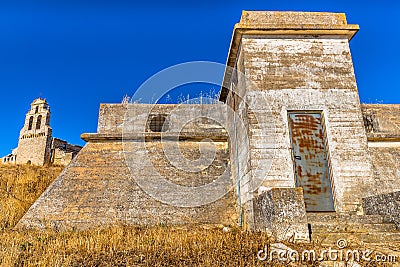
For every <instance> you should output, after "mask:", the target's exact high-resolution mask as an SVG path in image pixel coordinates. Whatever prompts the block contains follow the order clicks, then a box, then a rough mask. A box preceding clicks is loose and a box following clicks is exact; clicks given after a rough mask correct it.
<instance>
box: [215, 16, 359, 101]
mask: <svg viewBox="0 0 400 267" xmlns="http://www.w3.org/2000/svg"><path fill="white" fill-rule="evenodd" d="M296 19H298V21H296ZM302 20H304V21H305V22H302ZM359 29H360V27H359V26H358V25H355V24H347V21H346V15H345V14H343V13H324V12H273V11H243V13H242V17H241V20H240V22H239V23H237V24H236V25H235V27H234V30H233V34H232V39H231V44H230V48H229V52H228V58H227V62H226V69H225V74H224V79H223V83H222V88H221V92H220V97H219V100H220V101H223V102H225V100H226V97H227V95H228V91H229V89H228V88H229V81H230V77H231V73H232V68H234V67H235V64H236V60H237V55H238V50H239V47H240V44H241V41H242V37H243V35H253V36H254V35H258V36H278V35H279V36H282V37H284V36H310V37H313V38H317V37H320V36H346V37H347V39H348V40H349V41H350V40H351V39H352V38H353V37H354V36H355V34H356V33H357V32H358V31H359Z"/></svg>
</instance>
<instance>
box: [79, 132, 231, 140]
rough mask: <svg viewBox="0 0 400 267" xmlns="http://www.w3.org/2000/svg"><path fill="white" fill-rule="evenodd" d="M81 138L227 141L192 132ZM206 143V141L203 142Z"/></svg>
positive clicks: (224, 137)
mask: <svg viewBox="0 0 400 267" xmlns="http://www.w3.org/2000/svg"><path fill="white" fill-rule="evenodd" d="M81 138H82V139H83V140H84V141H86V142H101V141H115V140H120V141H122V140H126V141H143V140H146V141H150V140H159V139H163V140H171V141H178V140H179V141H203V140H204V139H211V140H212V141H215V142H217V141H222V142H226V141H228V135H227V134H225V133H220V134H217V133H193V132H181V133H174V132H170V133H169V132H168V133H154V132H148V133H130V134H124V135H122V134H108V133H106V134H98V133H84V134H82V135H81ZM204 141H206V140H204Z"/></svg>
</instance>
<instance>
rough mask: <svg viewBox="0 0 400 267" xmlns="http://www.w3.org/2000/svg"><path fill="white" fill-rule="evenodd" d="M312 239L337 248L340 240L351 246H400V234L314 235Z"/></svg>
mask: <svg viewBox="0 0 400 267" xmlns="http://www.w3.org/2000/svg"><path fill="white" fill-rule="evenodd" d="M311 239H312V241H314V242H317V243H319V244H321V245H323V246H335V245H336V244H337V241H338V240H341V239H345V240H347V242H348V244H349V245H352V244H353V245H354V244H371V245H376V246H379V244H392V245H394V244H400V233H399V232H388V233H384V232H370V233H327V232H326V233H313V234H312V235H311Z"/></svg>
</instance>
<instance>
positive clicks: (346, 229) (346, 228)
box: [311, 223, 398, 233]
mask: <svg viewBox="0 0 400 267" xmlns="http://www.w3.org/2000/svg"><path fill="white" fill-rule="evenodd" d="M311 231H312V233H370V232H384V233H385V232H397V231H398V230H397V229H396V225H395V224H392V223H368V224H357V223H341V224H336V223H312V224H311Z"/></svg>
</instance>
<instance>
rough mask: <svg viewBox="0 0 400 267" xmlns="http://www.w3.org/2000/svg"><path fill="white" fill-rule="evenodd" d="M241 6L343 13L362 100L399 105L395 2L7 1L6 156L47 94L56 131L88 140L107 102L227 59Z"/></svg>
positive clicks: (0, 13) (1, 149)
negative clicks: (167, 73)
mask: <svg viewBox="0 0 400 267" xmlns="http://www.w3.org/2000/svg"><path fill="white" fill-rule="evenodd" d="M242 10H289V11H292V10H294V11H296V10H297V11H332V12H345V13H346V14H347V20H348V22H349V23H352V24H359V25H360V27H361V30H360V31H359V33H358V34H357V35H356V37H355V38H354V39H353V40H352V41H351V43H350V45H351V50H352V55H353V60H354V65H355V70H356V75H357V82H358V87H359V91H360V96H361V101H362V102H364V103H365V102H366V103H374V102H378V103H400V94H399V89H400V86H399V83H400V82H399V68H398V66H397V64H398V62H400V51H399V44H400V37H399V36H400V34H399V33H400V30H399V27H400V19H399V16H400V12H399V11H400V2H399V1H396V0H380V1H377V0H376V1H371V0H292V1H289V0H263V1H259V0H229V1H228V0H213V1H211V0H201V1H190V0H173V1H169V0H162V1H161V0H153V1H152V0H148V1H134V0H130V1H128V0H126V1H122V0H109V1H106V0H99V1H95V0H93V1H89V0H69V1H57V0H51V1H50V0H41V1H40V0H39V1H34V0H30V1H18V0H16V1H0V88H1V100H2V101H1V105H0V114H2V120H1V121H2V123H1V131H0V138H1V139H0V140H1V142H0V156H3V155H5V154H7V153H9V152H10V151H11V149H12V148H14V147H16V146H17V142H18V136H19V130H20V129H21V127H22V126H23V122H24V118H25V113H26V111H27V110H28V108H29V104H30V103H31V102H32V100H33V99H35V98H37V97H40V96H41V97H44V98H47V100H48V102H49V104H50V106H51V108H52V122H51V126H52V128H53V135H54V136H55V137H58V138H62V139H66V140H68V141H70V142H72V143H77V144H84V142H83V141H81V140H80V134H81V133H84V132H96V126H97V115H98V108H99V104H100V103H119V102H121V100H122V98H123V96H124V95H125V94H129V95H132V94H133V93H134V92H135V90H136V89H137V88H138V87H139V86H140V85H141V83H143V82H144V81H145V80H146V79H148V78H149V77H150V76H152V75H153V74H155V73H156V72H158V71H160V70H162V69H164V68H166V67H169V66H171V65H175V64H177V63H182V62H187V61H193V60H206V61H215V62H220V63H225V61H226V57H227V53H228V49H229V43H230V39H231V34H232V29H233V26H234V24H235V23H236V22H238V21H239V19H240V16H241V11H242Z"/></svg>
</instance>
